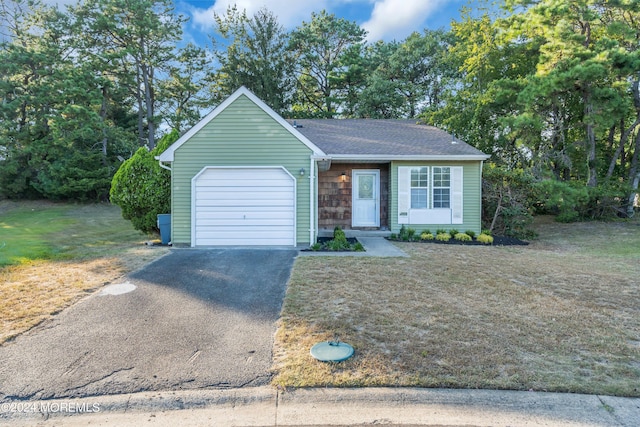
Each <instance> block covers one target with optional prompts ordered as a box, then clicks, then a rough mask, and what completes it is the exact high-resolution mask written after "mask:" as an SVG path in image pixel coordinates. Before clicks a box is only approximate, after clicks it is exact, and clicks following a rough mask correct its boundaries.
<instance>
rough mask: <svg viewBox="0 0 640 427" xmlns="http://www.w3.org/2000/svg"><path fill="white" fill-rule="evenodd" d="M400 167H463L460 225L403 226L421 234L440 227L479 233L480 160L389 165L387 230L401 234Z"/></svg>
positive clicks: (404, 162) (480, 213) (397, 162)
mask: <svg viewBox="0 0 640 427" xmlns="http://www.w3.org/2000/svg"><path fill="white" fill-rule="evenodd" d="M399 166H429V167H430V168H431V167H433V166H462V168H463V175H462V185H463V188H462V194H463V196H462V197H463V213H462V215H463V217H462V218H463V223H462V224H449V225H446V224H406V227H410V228H413V229H415V230H416V231H417V232H420V231H422V230H424V229H428V230H431V232H435V231H436V230H437V229H439V228H443V229H451V228H455V229H456V230H459V231H466V230H473V231H474V232H476V234H479V233H480V231H481V227H482V225H481V218H482V162H480V161H464V162H460V161H428V162H427V161H424V162H422V161H415V162H408V161H394V162H391V174H390V175H391V178H390V184H389V185H390V193H391V197H390V198H389V200H390V205H389V227H390V229H391V231H392V232H394V233H397V232H399V231H400V227H401V224H398V167H399Z"/></svg>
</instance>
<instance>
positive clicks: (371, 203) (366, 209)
mask: <svg viewBox="0 0 640 427" xmlns="http://www.w3.org/2000/svg"><path fill="white" fill-rule="evenodd" d="M351 183H352V211H353V213H352V216H351V226H352V227H380V170H378V169H354V170H353V174H352V179H351Z"/></svg>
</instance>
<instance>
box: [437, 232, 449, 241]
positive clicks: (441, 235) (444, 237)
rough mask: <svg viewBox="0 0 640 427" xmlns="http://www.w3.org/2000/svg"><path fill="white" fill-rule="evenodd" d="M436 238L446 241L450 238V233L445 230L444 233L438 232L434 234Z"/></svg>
mask: <svg viewBox="0 0 640 427" xmlns="http://www.w3.org/2000/svg"><path fill="white" fill-rule="evenodd" d="M436 240H439V241H441V242H448V241H449V240H451V234H449V233H447V232H446V231H445V232H444V233H438V234H437V235H436Z"/></svg>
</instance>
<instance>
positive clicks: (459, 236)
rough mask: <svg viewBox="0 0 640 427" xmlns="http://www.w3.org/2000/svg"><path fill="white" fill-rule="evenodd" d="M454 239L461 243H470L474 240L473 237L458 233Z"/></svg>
mask: <svg viewBox="0 0 640 427" xmlns="http://www.w3.org/2000/svg"><path fill="white" fill-rule="evenodd" d="M453 238H454V239H456V240H459V241H460V242H470V241H471V240H473V239H472V238H471V236H469V235H468V234H466V233H456V234H455V235H454V236H453Z"/></svg>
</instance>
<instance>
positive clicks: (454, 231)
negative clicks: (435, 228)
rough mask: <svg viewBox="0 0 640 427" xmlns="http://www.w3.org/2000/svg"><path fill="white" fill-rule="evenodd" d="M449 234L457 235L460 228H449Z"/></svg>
mask: <svg viewBox="0 0 640 427" xmlns="http://www.w3.org/2000/svg"><path fill="white" fill-rule="evenodd" d="M449 234H451V237H455V235H456V234H458V230H456V229H455V228H452V229H451V230H449Z"/></svg>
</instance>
